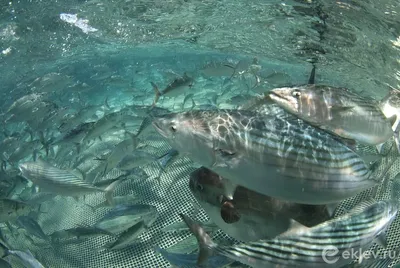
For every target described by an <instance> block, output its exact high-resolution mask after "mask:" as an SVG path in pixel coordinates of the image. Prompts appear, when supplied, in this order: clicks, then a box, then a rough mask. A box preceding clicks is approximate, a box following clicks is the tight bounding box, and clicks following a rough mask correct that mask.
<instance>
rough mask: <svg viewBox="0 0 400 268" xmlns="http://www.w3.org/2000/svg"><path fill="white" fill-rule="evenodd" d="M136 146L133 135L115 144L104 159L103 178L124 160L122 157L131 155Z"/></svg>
mask: <svg viewBox="0 0 400 268" xmlns="http://www.w3.org/2000/svg"><path fill="white" fill-rule="evenodd" d="M136 146H137V140H136V137H135V136H134V135H131V137H130V138H128V139H125V140H123V141H121V142H120V143H118V144H116V145H115V146H114V148H113V149H112V151H111V153H110V154H109V155H108V156H107V158H106V159H104V161H105V167H104V171H103V173H102V175H103V176H105V175H106V174H107V173H108V172H110V171H111V170H112V169H113V168H115V167H116V166H117V165H118V163H119V162H120V161H121V160H122V159H123V158H124V156H126V155H127V154H129V153H132V152H133V151H134V150H135V148H136ZM98 160H99V159H98Z"/></svg>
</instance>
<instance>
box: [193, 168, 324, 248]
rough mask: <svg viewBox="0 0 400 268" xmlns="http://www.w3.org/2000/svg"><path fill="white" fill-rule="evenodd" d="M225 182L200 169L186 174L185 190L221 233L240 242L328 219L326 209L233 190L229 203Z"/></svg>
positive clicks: (270, 235) (265, 237) (269, 236)
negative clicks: (187, 185)
mask: <svg viewBox="0 0 400 268" xmlns="http://www.w3.org/2000/svg"><path fill="white" fill-rule="evenodd" d="M227 185H229V181H228V180H226V179H224V178H222V177H221V176H219V175H218V174H216V173H215V172H213V171H211V170H209V169H207V168H205V167H201V168H199V169H197V170H195V171H193V172H192V173H191V174H190V182H189V188H190V190H191V191H192V193H193V195H194V196H195V197H196V199H197V201H199V203H200V205H201V206H202V207H203V209H204V210H205V211H206V212H207V215H208V216H209V217H210V218H211V220H212V221H213V222H214V223H215V224H217V225H218V226H219V227H220V228H221V230H223V231H224V232H225V233H227V234H228V235H230V236H232V237H234V238H236V239H238V240H240V241H255V240H259V239H267V238H273V237H276V236H277V235H279V234H282V233H284V232H286V231H287V230H289V229H290V228H296V226H301V225H306V226H314V225H317V224H319V223H322V222H323V221H325V220H328V219H329V218H330V216H329V213H328V210H327V208H326V206H323V205H320V206H314V205H302V204H296V203H290V202H285V201H281V200H278V199H275V198H272V197H268V196H265V195H261V194H258V193H256V192H253V191H250V190H248V189H246V188H244V187H241V186H239V187H237V188H236V190H235V192H234V194H233V197H232V199H228V198H226V197H225V195H224V192H225V189H226V186H227Z"/></svg>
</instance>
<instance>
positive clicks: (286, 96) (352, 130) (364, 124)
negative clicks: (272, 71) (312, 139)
mask: <svg viewBox="0 0 400 268" xmlns="http://www.w3.org/2000/svg"><path fill="white" fill-rule="evenodd" d="M269 97H270V98H271V99H272V100H273V101H274V102H276V103H277V104H278V105H279V106H281V107H282V108H284V109H285V110H287V111H288V112H290V113H292V114H295V115H296V116H298V117H299V118H301V119H303V120H305V121H307V122H309V123H310V124H313V125H315V126H318V127H319V128H321V129H324V130H326V131H329V132H331V133H334V134H336V135H338V136H340V137H343V138H346V139H352V140H356V141H358V142H360V143H363V144H367V145H379V144H382V143H384V142H386V141H387V140H388V139H390V138H391V137H393V135H394V133H393V130H392V124H391V121H390V120H388V119H387V118H386V117H385V115H384V114H383V113H382V111H381V109H380V108H379V105H378V103H377V102H376V101H375V100H373V99H370V98H366V97H363V96H361V95H358V94H356V93H354V92H352V91H350V90H348V89H346V88H337V87H331V86H324V85H312V84H309V85H304V86H296V87H284V88H275V89H273V90H271V91H270V93H269Z"/></svg>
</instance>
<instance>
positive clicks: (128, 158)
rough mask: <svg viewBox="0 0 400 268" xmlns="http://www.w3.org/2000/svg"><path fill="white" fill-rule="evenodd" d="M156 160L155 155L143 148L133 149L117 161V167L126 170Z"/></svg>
mask: <svg viewBox="0 0 400 268" xmlns="http://www.w3.org/2000/svg"><path fill="white" fill-rule="evenodd" d="M156 160H157V157H156V156H154V155H152V154H150V153H148V152H146V151H143V150H140V149H138V150H135V151H133V152H132V153H130V154H128V155H125V156H124V157H123V158H122V159H121V160H120V161H119V163H118V165H117V168H118V169H120V170H124V171H128V170H132V169H134V168H136V167H140V166H145V165H147V164H150V163H152V162H154V161H156Z"/></svg>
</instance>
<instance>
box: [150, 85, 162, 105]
mask: <svg viewBox="0 0 400 268" xmlns="http://www.w3.org/2000/svg"><path fill="white" fill-rule="evenodd" d="M150 84H151V86H152V87H153V90H154V94H155V97H154V102H153V105H152V107H154V106H155V105H156V103H157V101H158V99H159V98H160V96H161V92H160V90H159V89H158V86H157V85H156V84H154V83H153V82H150Z"/></svg>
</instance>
